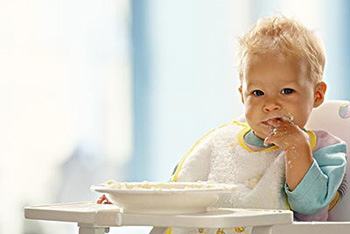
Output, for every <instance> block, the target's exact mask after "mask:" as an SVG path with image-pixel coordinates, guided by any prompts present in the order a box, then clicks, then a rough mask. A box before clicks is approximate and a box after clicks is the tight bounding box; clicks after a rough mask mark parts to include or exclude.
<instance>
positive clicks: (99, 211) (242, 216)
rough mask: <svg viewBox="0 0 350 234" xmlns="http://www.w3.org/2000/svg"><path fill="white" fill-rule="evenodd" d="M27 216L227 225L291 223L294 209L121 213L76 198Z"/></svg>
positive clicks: (103, 222)
mask: <svg viewBox="0 0 350 234" xmlns="http://www.w3.org/2000/svg"><path fill="white" fill-rule="evenodd" d="M24 211H25V217H26V218H28V219H37V220H51V221H64V222H77V223H84V224H93V225H96V226H103V227H111V226H155V227H203V228H217V227H222V228H226V227H227V228H229V227H236V226H269V225H277V224H291V223H292V222H293V213H292V212H291V211H287V210H258V209H224V208H208V210H207V211H206V212H204V213H196V214H184V215H171V214H170V215H164V214H161V215H160V214H158V215H157V214H133V213H123V211H122V209H121V208H120V207H118V206H115V205H106V204H97V203H96V202H79V203H64V204H49V205H38V206H28V207H25V210H24Z"/></svg>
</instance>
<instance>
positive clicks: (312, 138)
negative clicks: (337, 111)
mask: <svg viewBox="0 0 350 234" xmlns="http://www.w3.org/2000/svg"><path fill="white" fill-rule="evenodd" d="M306 133H307V134H308V135H309V137H310V139H309V141H310V146H311V149H312V151H314V150H315V147H316V143H317V140H316V134H315V133H314V132H313V131H310V130H306Z"/></svg>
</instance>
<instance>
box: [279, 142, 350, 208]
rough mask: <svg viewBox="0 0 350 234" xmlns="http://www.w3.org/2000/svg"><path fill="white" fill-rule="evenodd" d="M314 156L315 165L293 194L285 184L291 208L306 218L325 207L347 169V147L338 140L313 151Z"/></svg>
mask: <svg viewBox="0 0 350 234" xmlns="http://www.w3.org/2000/svg"><path fill="white" fill-rule="evenodd" d="M330 137H332V136H330ZM313 157H314V162H313V163H312V165H311V167H310V168H309V170H308V172H307V173H306V174H305V176H304V178H303V179H302V181H301V182H300V184H299V185H298V186H297V187H296V188H295V189H294V190H293V191H290V190H289V188H288V186H287V184H285V192H286V194H287V196H288V202H289V204H290V207H291V209H292V210H293V211H295V212H297V213H300V214H305V215H310V214H315V213H317V212H319V211H321V210H322V209H323V208H325V207H328V205H329V204H330V203H331V202H332V200H333V199H334V197H335V196H336V192H337V190H338V188H339V187H340V186H341V184H342V182H343V177H344V174H345V170H346V144H345V142H341V141H340V142H338V143H336V144H332V145H329V146H325V147H321V148H319V149H318V150H316V151H314V152H313Z"/></svg>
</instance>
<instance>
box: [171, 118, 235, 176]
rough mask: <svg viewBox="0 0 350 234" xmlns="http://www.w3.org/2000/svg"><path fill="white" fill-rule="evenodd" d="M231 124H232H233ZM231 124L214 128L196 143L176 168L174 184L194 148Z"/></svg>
mask: <svg viewBox="0 0 350 234" xmlns="http://www.w3.org/2000/svg"><path fill="white" fill-rule="evenodd" d="M232 123H235V124H240V123H239V122H237V121H233V122H232ZM232 123H231V124H232ZM228 125H229V124H224V125H221V126H219V127H217V128H214V129H212V130H210V131H209V132H208V133H207V134H205V135H204V136H202V137H201V138H200V139H199V140H198V141H196V143H195V144H194V145H193V146H192V147H191V149H190V150H189V151H188V152H187V154H186V155H185V157H183V158H182V159H181V161H180V163H179V165H178V166H177V168H176V171H175V173H174V176H173V180H172V181H173V182H177V177H178V176H179V173H180V170H181V169H182V165H183V164H184V162H185V161H186V159H187V157H188V156H189V155H190V154H191V153H192V151H193V150H194V148H196V147H197V145H199V143H201V141H202V140H203V139H205V138H206V137H207V136H209V135H210V134H212V133H213V132H215V131H216V130H218V129H220V128H223V127H226V126H228Z"/></svg>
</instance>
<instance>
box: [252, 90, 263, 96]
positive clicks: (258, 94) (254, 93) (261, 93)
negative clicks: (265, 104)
mask: <svg viewBox="0 0 350 234" xmlns="http://www.w3.org/2000/svg"><path fill="white" fill-rule="evenodd" d="M252 94H253V95H255V96H262V95H264V92H263V91H261V90H254V91H253V92H252Z"/></svg>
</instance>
